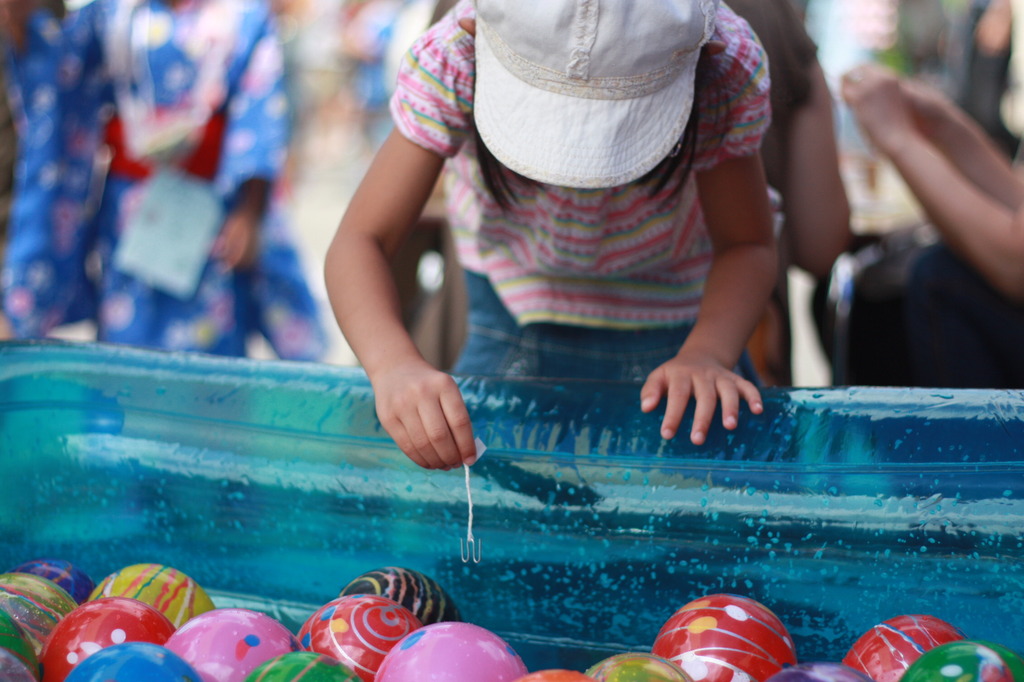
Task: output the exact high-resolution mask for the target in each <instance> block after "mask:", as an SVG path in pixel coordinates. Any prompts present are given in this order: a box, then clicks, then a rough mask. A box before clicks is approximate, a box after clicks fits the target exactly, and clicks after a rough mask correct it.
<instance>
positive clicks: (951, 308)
mask: <svg viewBox="0 0 1024 682" xmlns="http://www.w3.org/2000/svg"><path fill="white" fill-rule="evenodd" d="M905 306H906V307H905V313H906V324H907V339H908V343H909V351H910V359H911V363H912V367H913V371H914V379H915V383H917V384H918V385H920V386H935V387H947V388H1024V306H1020V305H1015V304H1013V303H1010V302H1009V301H1007V300H1006V299H1005V298H1004V297H1003V296H1001V295H1000V294H999V293H997V292H996V291H995V290H994V289H992V288H991V287H990V286H989V285H988V284H987V283H986V282H985V281H984V280H983V279H982V278H981V277H980V276H978V274H977V273H976V272H975V271H974V270H973V269H972V268H970V267H969V266H967V265H966V264H965V263H964V262H963V261H961V260H960V259H959V258H957V257H956V256H954V255H953V254H952V253H951V252H950V251H949V250H948V249H947V248H946V247H945V246H943V245H942V244H937V245H935V246H932V247H930V248H928V249H927V250H926V251H925V252H924V253H923V254H922V256H921V257H920V258H919V259H918V260H917V261H916V262H915V264H914V267H913V269H912V271H911V274H910V281H909V282H908V286H907V294H906V302H905Z"/></svg>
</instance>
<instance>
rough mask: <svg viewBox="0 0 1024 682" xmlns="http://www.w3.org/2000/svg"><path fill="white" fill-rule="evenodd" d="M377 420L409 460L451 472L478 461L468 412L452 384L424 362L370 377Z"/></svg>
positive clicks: (416, 362)
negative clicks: (450, 470) (371, 378)
mask: <svg viewBox="0 0 1024 682" xmlns="http://www.w3.org/2000/svg"><path fill="white" fill-rule="evenodd" d="M373 391H374V395H375V396H376V406H377V417H378V418H379V419H380V422H381V424H383V425H384V428H385V429H386V430H387V432H388V434H389V435H390V436H391V437H392V438H393V439H394V441H395V443H396V444H397V445H398V447H399V448H401V450H402V452H404V453H405V454H406V456H408V457H409V459H411V460H412V461H414V462H416V464H419V465H420V466H421V467H423V468H424V469H445V470H448V469H454V468H456V467H460V466H462V465H463V464H472V463H473V461H474V460H475V458H476V446H475V444H474V442H473V428H472V425H471V424H470V421H469V412H468V411H467V410H466V403H465V402H464V401H463V399H462V394H461V393H460V392H459V388H458V386H456V384H455V381H454V380H453V379H452V378H451V377H450V376H449V375H447V374H445V373H444V372H441V371H438V370H436V369H434V368H433V367H432V366H431V365H430V364H428V363H427V362H425V361H422V360H416V361H408V362H406V363H404V364H400V365H397V366H395V367H391V368H388V370H387V371H384V372H378V373H377V375H376V376H374V377H373Z"/></svg>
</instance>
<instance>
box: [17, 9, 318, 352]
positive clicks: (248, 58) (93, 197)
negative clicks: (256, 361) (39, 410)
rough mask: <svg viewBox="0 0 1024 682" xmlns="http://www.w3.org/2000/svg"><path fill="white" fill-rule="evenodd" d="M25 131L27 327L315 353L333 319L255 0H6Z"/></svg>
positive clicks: (21, 178)
mask: <svg viewBox="0 0 1024 682" xmlns="http://www.w3.org/2000/svg"><path fill="white" fill-rule="evenodd" d="M4 9H5V11H4V12H3V13H2V14H0V29H2V30H3V32H4V34H6V35H7V36H9V37H10V39H11V42H12V45H11V49H9V50H8V51H7V52H8V54H7V56H8V58H9V60H10V61H9V63H10V65H11V70H10V71H9V74H10V75H11V76H12V83H11V90H10V91H11V95H12V103H13V109H14V111H15V112H16V120H17V123H18V130H19V133H20V135H21V145H20V148H19V155H18V172H17V175H16V179H15V182H16V185H15V203H14V207H13V210H12V216H11V223H10V235H9V247H8V251H7V254H6V259H5V264H4V276H3V290H4V293H5V300H4V304H5V308H6V311H7V314H8V316H9V318H10V320H11V322H12V325H13V327H14V331H15V334H16V335H17V336H19V337H22V338H37V337H43V336H46V335H47V334H49V333H50V332H51V331H52V330H53V329H54V328H55V327H57V326H58V325H62V324H66V323H69V322H75V321H79V320H92V321H94V322H95V324H96V327H97V338H98V339H99V340H101V341H106V342H112V343H124V344H130V345H139V346H146V347H154V348H162V349H172V350H187V351H202V352H208V353H214V354H221V355H234V356H242V355H246V354H247V344H248V342H249V341H250V340H251V339H252V338H253V337H255V336H258V335H262V336H264V337H265V338H266V340H267V341H268V342H269V344H270V346H271V347H272V348H273V350H274V352H275V353H276V354H277V355H278V356H279V357H281V358H287V359H302V360H314V359H317V358H319V357H320V356H321V354H322V353H323V352H324V349H325V334H324V330H323V328H322V324H321V320H320V318H319V313H318V311H317V307H316V305H315V303H314V301H313V299H312V297H311V295H310V292H309V289H308V286H307V283H306V281H305V278H304V273H303V269H302V268H301V267H300V263H299V259H298V254H297V252H296V250H295V248H294V244H293V241H292V236H291V233H290V228H289V225H288V224H287V222H286V220H285V213H284V211H283V210H281V208H282V207H281V205H280V201H279V199H280V197H279V195H278V194H277V193H276V192H275V187H276V184H275V183H276V180H277V178H278V176H279V174H280V172H281V167H282V164H283V163H284V161H285V156H286V152H287V146H288V141H289V126H288V124H289V117H288V106H287V98H286V96H285V91H284V79H283V73H284V71H283V69H284V65H283V56H282V50H281V44H280V41H279V39H278V35H277V31H276V24H275V18H274V15H273V13H272V11H271V8H270V6H269V5H268V4H266V3H265V2H260V1H258V0H199V1H195V2H192V1H182V0H173V1H171V2H157V1H156V0H95V1H94V2H92V3H91V4H87V5H85V6H83V7H81V8H80V9H77V10H76V11H73V12H70V13H69V14H68V15H67V17H66V18H65V19H64V20H63V21H58V20H57V19H56V18H54V16H53V15H52V14H50V13H48V12H46V11H45V10H42V9H39V8H37V7H36V6H35V4H34V2H33V1H32V0H7V2H5V4H4Z"/></svg>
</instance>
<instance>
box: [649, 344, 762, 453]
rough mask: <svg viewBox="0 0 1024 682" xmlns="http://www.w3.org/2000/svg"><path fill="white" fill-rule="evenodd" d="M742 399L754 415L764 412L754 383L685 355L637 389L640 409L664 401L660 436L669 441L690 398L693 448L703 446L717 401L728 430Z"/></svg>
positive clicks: (732, 426)
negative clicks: (692, 410) (719, 403)
mask: <svg viewBox="0 0 1024 682" xmlns="http://www.w3.org/2000/svg"><path fill="white" fill-rule="evenodd" d="M741 396H742V397H743V399H745V400H746V401H747V404H748V405H750V411H751V412H753V413H754V414H760V413H761V412H762V411H763V410H764V406H763V405H762V403H761V394H760V392H759V391H758V390H757V387H756V386H754V384H752V383H751V382H749V381H747V380H746V379H744V378H743V377H741V376H739V375H738V374H736V373H734V372H731V371H730V370H728V369H726V368H725V367H723V366H722V365H721V364H720V363H719V362H718V361H717V360H715V359H714V358H711V357H702V356H699V355H691V356H687V355H684V353H682V352H680V353H679V354H678V355H676V356H675V357H674V358H672V359H671V360H669V361H668V362H666V363H664V364H663V365H661V366H660V367H658V368H657V369H655V370H654V371H653V372H651V374H650V376H648V377H647V381H646V382H645V383H644V386H643V388H642V389H640V409H641V410H642V411H643V412H651V411H652V410H654V408H656V407H657V406H658V404H659V403H660V402H661V399H662V398H663V397H665V398H666V404H665V417H664V418H663V419H662V422H661V437H662V438H664V439H666V440H668V439H670V438H673V437H675V435H676V431H677V429H678V428H679V423H680V422H681V421H682V419H683V413H684V412H685V411H686V406H687V404H689V402H690V398H691V397H692V398H693V399H694V401H695V402H696V405H695V407H694V413H693V427H692V428H691V430H690V441H692V442H693V444H694V445H703V444H704V440H705V439H706V438H707V434H708V429H709V428H710V427H711V419H712V417H713V416H714V413H715V405H716V404H717V402H718V401H719V399H721V401H722V426H724V427H725V428H727V429H729V430H730V431H731V430H732V429H735V428H736V425H737V424H738V423H739V402H740V397H741Z"/></svg>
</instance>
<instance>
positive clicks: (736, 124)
mask: <svg viewBox="0 0 1024 682" xmlns="http://www.w3.org/2000/svg"><path fill="white" fill-rule="evenodd" d="M715 39H716V40H721V41H723V42H724V43H725V50H724V51H723V52H721V53H720V54H718V55H716V56H715V57H714V58H713V59H712V61H711V62H710V63H711V65H712V66H711V70H710V71H709V72H708V73H706V74H698V77H699V78H700V79H701V81H700V84H699V95H698V96H699V98H700V99H699V101H700V107H699V115H700V120H699V125H700V128H699V130H700V133H699V135H698V147H697V157H696V160H695V167H696V168H697V169H707V168H711V167H713V166H715V165H716V164H718V163H720V162H722V161H724V160H726V159H731V158H737V157H743V156H750V155H751V154H754V153H755V152H756V151H757V150H758V149H760V147H761V141H762V138H763V137H764V134H765V132H766V131H767V130H768V126H769V125H770V124H771V101H770V93H771V80H770V78H769V75H768V58H767V57H766V55H765V52H764V48H763V47H762V45H761V43H760V41H758V39H757V37H756V35H755V34H754V32H753V31H752V30H751V28H750V26H749V24H747V22H746V21H744V20H743V19H741V18H740V17H738V16H737V15H736V14H735V13H734V12H733V11H732V10H730V9H728V8H726V7H722V8H721V9H720V10H719V12H718V26H717V28H716V31H715Z"/></svg>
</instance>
